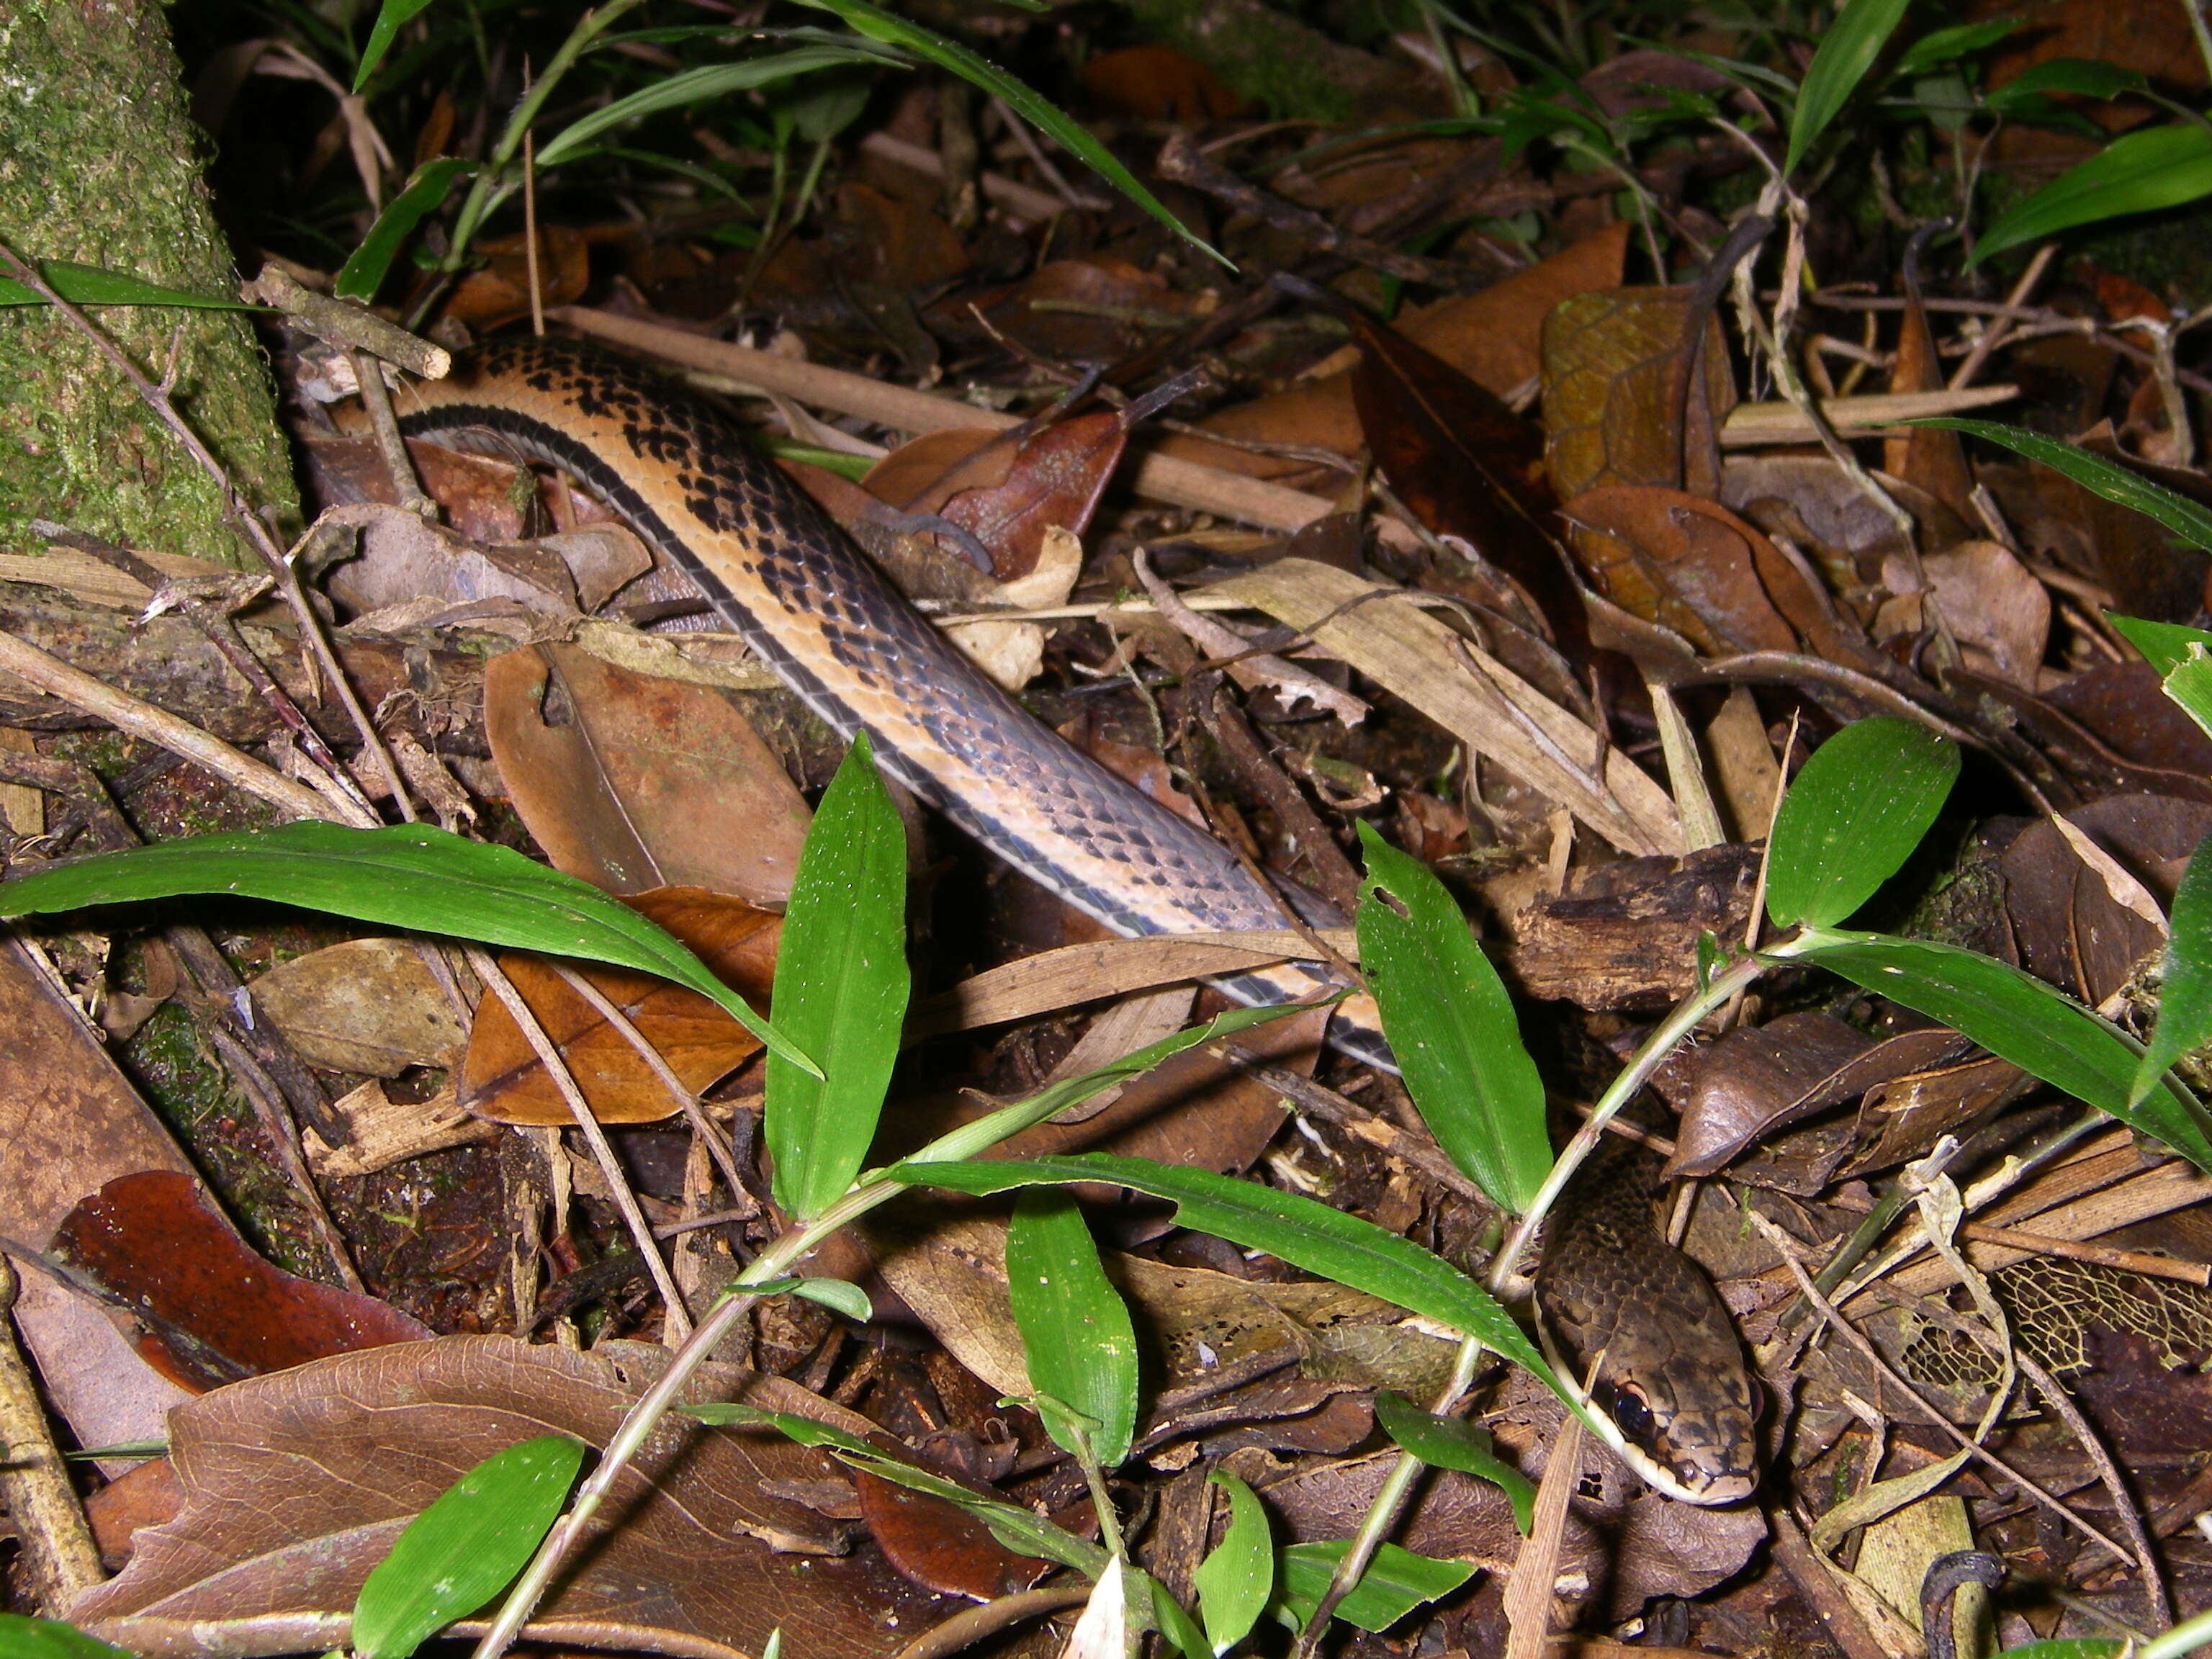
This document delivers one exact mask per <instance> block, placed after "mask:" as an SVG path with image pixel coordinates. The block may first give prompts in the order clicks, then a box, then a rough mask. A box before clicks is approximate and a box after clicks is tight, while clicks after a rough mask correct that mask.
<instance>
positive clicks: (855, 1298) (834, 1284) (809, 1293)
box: [791, 1279, 876, 1325]
mask: <svg viewBox="0 0 2212 1659" xmlns="http://www.w3.org/2000/svg"><path fill="white" fill-rule="evenodd" d="M791 1293H792V1294H793V1296H796V1297H803V1298H804V1299H805V1300H806V1301H809V1302H818V1303H820V1304H822V1305H823V1307H825V1308H828V1309H829V1310H832V1311H834V1312H836V1313H841V1314H842V1315H844V1316H845V1317H846V1318H848V1319H849V1320H851V1321H852V1322H854V1324H856V1325H865V1324H866V1323H867V1322H869V1321H870V1320H871V1319H873V1318H874V1317H875V1316H876V1310H875V1304H873V1303H872V1302H870V1301H869V1300H868V1293H867V1292H866V1291H864V1290H862V1289H861V1288H860V1286H859V1285H854V1284H852V1283H849V1282H848V1281H847V1280H845V1279H800V1280H799V1282H798V1283H797V1284H796V1285H793V1286H792V1287H791Z"/></svg>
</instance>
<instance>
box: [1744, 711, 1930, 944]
mask: <svg viewBox="0 0 2212 1659" xmlns="http://www.w3.org/2000/svg"><path fill="white" fill-rule="evenodd" d="M1958 775H1959V750H1958V745H1957V744H1954V743H1952V742H1950V741H1949V740H1948V738H1939V737H1937V736H1936V734H1935V733H1934V732H1930V731H1929V730H1928V728H1927V727H1926V726H1921V725H1919V724H1917V722H1915V721H1911V720H1893V719H1890V718H1887V717H1886V716H1885V717H1883V718H1881V719H1878V720H1859V721H1857V722H1855V723H1853V724H1852V725H1850V726H1845V727H1844V729H1843V730H1842V731H1840V732H1837V733H1836V734H1835V736H1833V737H1832V738H1829V739H1828V740H1827V741H1826V743H1824V744H1821V745H1820V747H1819V748H1818V749H1816V750H1814V751H1813V757H1812V758H1811V759H1810V760H1808V761H1807V762H1806V763H1805V765H1804V767H1803V769H1802V770H1800V771H1799V773H1798V774H1797V775H1796V778H1795V779H1794V780H1792V781H1791V782H1790V793H1788V794H1787V795H1785V796H1784V798H1783V801H1782V810H1781V811H1780V812H1778V814H1776V816H1775V820H1774V833H1773V836H1772V839H1771V841H1770V842H1769V843H1768V854H1767V871H1766V914H1767V915H1769V916H1771V917H1772V918H1773V919H1774V921H1775V924H1776V925H1777V926H1778V927H1834V926H1836V925H1837V924H1838V922H1841V921H1845V920H1846V919H1848V918H1849V917H1850V915H1851V913H1852V912H1853V911H1855V910H1857V908H1859V907H1860V906H1861V905H1862V904H1864V903H1865V902H1867V901H1868V900H1869V899H1870V898H1872V897H1873V896H1874V895H1875V890H1876V889H1877V888H1879V887H1880V886H1881V884H1882V883H1884V882H1886V881H1887V880H1888V879H1889V878H1891V877H1892V876H1893V875H1895V874H1896V873H1897V872H1898V871H1899V869H1900V868H1901V867H1903V866H1904V863H1905V860H1906V859H1908V858H1910V857H1911V855H1912V849H1913V848H1916V847H1917V846H1918V845H1919V844H1920V838H1921V837H1922V836H1924V835H1926V834H1927V833H1928V826H1929V824H1931V823H1935V821H1936V813H1938V812H1939V811H1942V808H1943V802H1944V800H1945V799H1946V798H1947V797H1948V796H1949V794H1950V793H1951V785H1952V784H1953V782H1954V781H1956V779H1957V778H1958Z"/></svg>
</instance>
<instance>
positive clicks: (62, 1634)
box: [0, 1613, 1204, 1659]
mask: <svg viewBox="0 0 2212 1659" xmlns="http://www.w3.org/2000/svg"><path fill="white" fill-rule="evenodd" d="M0 1659H131V1656H130V1655H129V1654H127V1653H125V1651H124V1650H122V1649H121V1648H113V1647H110V1646H108V1644H106V1643H105V1642H102V1641H100V1640H97V1639H96V1638H93V1637H90V1636H87V1635H86V1634H85V1633H84V1632H82V1631H81V1630H79V1629H78V1628H77V1627H76V1626H75V1625H64V1623H62V1621H61V1620H58V1619H32V1618H28V1617H27V1616H26V1615H24V1614H22V1613H0ZM1198 1659H1204V1656H1203V1655H1200V1656H1198Z"/></svg>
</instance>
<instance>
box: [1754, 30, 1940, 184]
mask: <svg viewBox="0 0 2212 1659" xmlns="http://www.w3.org/2000/svg"><path fill="white" fill-rule="evenodd" d="M1909 3H1911V0H1845V3H1844V7H1843V9H1842V10H1841V11H1840V12H1838V14H1837V16H1836V21H1835V25H1834V27H1832V28H1830V29H1829V31H1828V32H1827V33H1826V34H1824V35H1822V36H1821V37H1820V47H1819V49H1818V50H1817V51H1815V52H1814V54H1813V61H1812V63H1811V64H1808V65H1807V66H1806V70H1805V82H1804V84H1803V85H1802V86H1801V87H1799V88H1798V89H1797V105H1796V108H1795V109H1794V110H1792V111H1791V112H1790V149H1789V154H1788V155H1787V156H1786V157H1785V158H1784V161H1783V163H1782V170H1783V171H1784V173H1795V172H1796V170H1797V163H1798V162H1799V161H1802V160H1803V159H1804V155H1805V151H1806V149H1808V147H1809V146H1810V145H1811V143H1812V142H1813V141H1814V139H1815V138H1818V137H1820V135H1821V133H1823V132H1825V131H1826V130H1827V126H1828V124H1829V123H1830V122H1831V121H1832V120H1834V119H1835V118H1836V117H1837V115H1838V113H1840V112H1842V110H1843V107H1844V105H1845V104H1847V103H1849V102H1850V96H1851V94H1853V93H1854V92H1856V91H1857V90H1858V87H1859V82H1862V81H1863V80H1865V79H1866V76H1867V71H1868V70H1870V69H1872V68H1873V67H1874V60H1875V58H1879V57H1881V49H1882V47H1883V46H1885V45H1887V43H1888V40H1889V37H1890V35H1891V34H1892V33H1894V32H1895V30H1896V28H1897V26H1898V24H1899V22H1900V21H1903V19H1904V16H1905V7H1906V6H1907V5H1908V4H1909Z"/></svg>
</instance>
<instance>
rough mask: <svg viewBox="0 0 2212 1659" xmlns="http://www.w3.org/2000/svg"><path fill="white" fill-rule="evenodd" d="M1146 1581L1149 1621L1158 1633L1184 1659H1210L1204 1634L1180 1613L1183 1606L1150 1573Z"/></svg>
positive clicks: (1191, 1619) (1188, 1616) (1182, 1612)
mask: <svg viewBox="0 0 2212 1659" xmlns="http://www.w3.org/2000/svg"><path fill="white" fill-rule="evenodd" d="M1145 1582H1146V1583H1147V1584H1149V1585H1150V1586H1151V1587H1152V1622H1153V1623H1154V1624H1156V1625H1158V1626H1159V1631H1160V1634H1161V1635H1162V1636H1164V1637H1165V1638H1167V1639H1168V1640H1169V1641H1170V1642H1171V1643H1173V1644H1175V1646H1176V1650H1178V1651H1179V1652H1181V1653H1182V1655H1183V1656H1184V1659H1212V1650H1211V1649H1210V1648H1209V1647H1208V1646H1207V1645H1206V1632H1204V1631H1202V1630H1200V1628H1199V1627H1198V1621H1197V1620H1195V1619H1193V1618H1192V1617H1191V1616H1190V1615H1189V1614H1188V1613H1185V1612H1184V1611H1183V1609H1182V1603H1181V1602H1180V1601H1176V1599H1175V1597H1174V1596H1172V1595H1169V1594H1168V1587H1167V1586H1166V1585H1165V1584H1163V1583H1160V1581H1159V1580H1158V1579H1157V1578H1155V1577H1152V1575H1151V1574H1150V1573H1146V1575H1145Z"/></svg>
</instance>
